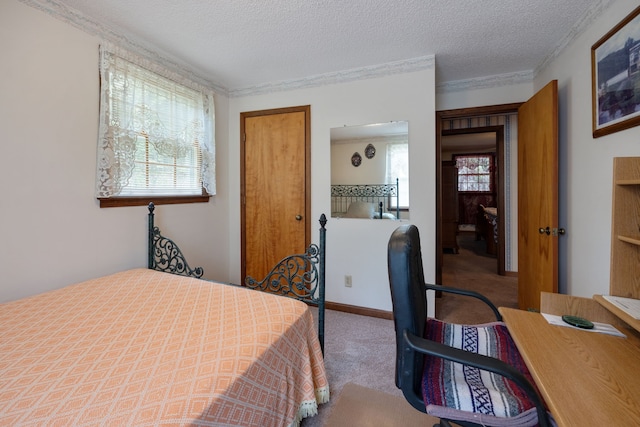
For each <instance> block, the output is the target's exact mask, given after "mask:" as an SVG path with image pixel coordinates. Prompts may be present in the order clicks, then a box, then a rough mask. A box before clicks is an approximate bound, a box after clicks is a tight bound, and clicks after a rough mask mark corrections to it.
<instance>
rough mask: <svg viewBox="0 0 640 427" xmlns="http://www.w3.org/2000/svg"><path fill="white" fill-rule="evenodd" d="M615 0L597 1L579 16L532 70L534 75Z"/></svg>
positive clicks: (545, 66)
mask: <svg viewBox="0 0 640 427" xmlns="http://www.w3.org/2000/svg"><path fill="white" fill-rule="evenodd" d="M614 1H615V0H601V1H599V2H598V3H595V4H594V5H592V6H591V7H590V8H589V9H588V10H587V11H586V12H585V13H584V14H583V15H582V17H581V18H580V20H579V21H578V22H576V24H575V25H574V26H573V27H571V29H570V30H569V32H568V33H567V35H566V36H565V37H564V38H563V39H562V40H561V41H560V43H558V46H556V48H555V49H554V50H553V51H552V52H551V53H550V54H549V55H547V56H546V57H545V58H544V60H542V62H541V63H540V64H539V65H538V66H537V67H536V69H535V70H534V76H537V75H538V74H540V73H541V72H542V71H543V70H544V69H545V68H547V67H548V66H549V64H551V63H552V62H553V61H555V60H556V59H558V57H559V56H560V54H562V52H564V50H565V49H566V48H567V47H568V46H569V45H571V44H572V43H573V42H574V41H575V40H576V39H577V38H578V37H579V36H580V35H582V34H583V33H584V32H585V31H586V30H587V29H588V28H589V27H591V25H593V23H594V22H595V21H596V19H598V18H599V17H600V16H601V15H602V14H603V13H604V11H605V10H606V9H607V8H608V7H609V6H610V5H611V3H613V2H614Z"/></svg>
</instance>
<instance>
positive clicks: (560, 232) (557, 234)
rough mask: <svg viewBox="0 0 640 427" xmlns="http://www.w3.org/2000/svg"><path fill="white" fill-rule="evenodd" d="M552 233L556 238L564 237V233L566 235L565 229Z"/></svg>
mask: <svg viewBox="0 0 640 427" xmlns="http://www.w3.org/2000/svg"><path fill="white" fill-rule="evenodd" d="M552 232H553V235H554V236H564V233H566V231H565V230H564V228H554V229H553V231H552Z"/></svg>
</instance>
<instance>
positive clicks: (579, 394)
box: [499, 307, 640, 426]
mask: <svg viewBox="0 0 640 427" xmlns="http://www.w3.org/2000/svg"><path fill="white" fill-rule="evenodd" d="M499 310H500V313H501V314H502V316H503V319H504V321H505V323H506V324H507V327H508V328H509V331H510V333H511V335H512V336H513V339H514V341H515V342H516V345H517V346H518V349H519V350H520V353H521V354H522V357H523V358H524V360H525V363H526V364H527V366H528V367H529V370H530V371H531V374H532V376H533V378H534V380H535V382H536V384H537V385H538V389H539V390H540V393H541V394H542V396H543V397H544V399H545V401H546V403H547V405H548V406H549V409H550V411H551V413H552V414H553V417H554V418H555V420H556V422H557V423H558V426H604V425H621V426H630V425H640V337H639V336H638V334H636V333H635V331H634V330H632V329H627V330H624V331H622V332H624V333H626V334H627V338H620V337H614V336H610V335H604V334H600V333H594V332H588V331H581V330H575V329H572V328H565V327H562V326H552V325H549V324H548V323H547V321H546V320H545V319H544V317H542V315H541V314H539V313H532V312H527V311H522V310H516V309H510V308H504V307H503V308H500V309H499Z"/></svg>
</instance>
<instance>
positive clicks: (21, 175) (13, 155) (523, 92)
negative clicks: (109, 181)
mask: <svg viewBox="0 0 640 427" xmlns="http://www.w3.org/2000/svg"><path fill="white" fill-rule="evenodd" d="M636 6H637V4H636V2H635V1H632V0H617V1H615V2H614V3H612V5H611V6H610V7H609V8H608V9H607V10H605V11H604V13H602V14H601V15H600V16H599V17H598V19H597V20H596V21H595V22H594V23H593V24H592V25H591V26H590V27H589V28H588V29H587V30H586V32H585V33H583V34H581V35H580V36H579V37H578V38H577V39H576V40H575V41H574V42H572V43H571V44H569V46H568V47H567V48H566V49H565V50H564V51H563V52H562V53H561V54H560V55H559V56H558V57H557V58H555V59H554V60H553V61H552V62H551V64H550V65H549V66H548V67H547V69H545V70H543V71H542V72H541V73H540V74H539V75H537V76H536V78H535V81H534V84H527V83H520V84H516V85H512V86H503V87H498V88H485V89H477V90H464V91H455V92H453V91H451V92H443V93H438V94H437V95H436V94H435V89H434V88H435V72H434V70H433V69H429V70H424V71H420V72H413V73H408V74H402V75H396V76H388V77H381V78H376V79H369V80H362V81H354V82H350V83H342V84H336V85H330V86H325V87H322V88H309V89H299V90H292V91H288V92H279V93H273V94H267V95H260V96H245V97H241V98H232V99H226V98H225V97H224V96H216V100H215V101H216V114H217V120H216V121H217V129H216V138H217V146H216V154H217V158H218V163H217V165H218V166H217V167H218V173H217V177H218V194H217V195H216V196H215V197H213V198H212V199H211V201H210V202H209V203H207V204H195V205H177V206H159V207H158V208H157V211H156V213H157V223H158V225H159V226H160V227H161V228H162V229H163V231H165V233H166V234H168V235H170V236H173V237H175V238H176V240H178V242H179V243H180V246H181V247H182V249H183V250H184V251H185V252H186V253H187V255H189V259H190V262H192V263H193V264H199V265H202V266H203V267H204V268H205V272H206V277H207V278H211V279H216V280H221V281H238V280H239V275H240V223H239V221H240V220H239V218H240V215H239V207H240V200H239V189H240V183H239V164H240V160H239V155H240V154H239V145H238V144H239V143H238V141H239V129H240V124H239V115H240V112H243V111H252V110H262V109H270V108H280V107H287V106H294V105H306V104H310V105H311V114H312V121H311V127H312V128H311V135H312V153H311V155H312V160H313V166H312V184H311V185H312V214H313V216H314V218H317V217H318V216H319V215H320V213H322V212H328V210H329V205H330V197H329V185H330V172H329V170H330V167H329V162H330V145H329V129H330V128H331V127H336V126H343V125H356V124H363V123H372V122H380V121H388V120H408V121H409V138H410V153H411V159H410V170H411V201H412V206H411V208H412V216H411V221H412V222H413V223H416V224H417V225H418V227H419V228H420V231H421V233H422V239H423V250H424V261H425V275H426V279H427V280H429V281H430V280H433V276H434V271H435V265H434V260H435V252H434V247H435V242H434V238H435V237H434V230H435V210H434V209H435V208H434V203H433V201H434V199H435V183H434V171H433V169H432V168H434V162H435V153H434V133H435V123H434V114H433V112H434V111H435V110H436V108H437V109H438V110H445V109H454V108H464V107H475V106H482V105H495V104H504V103H511V102H520V101H525V100H526V99H528V98H529V97H530V96H531V95H532V94H533V93H534V87H535V89H538V88H540V87H542V86H543V85H544V84H546V83H547V82H548V81H549V80H551V79H558V81H559V88H560V183H559V184H560V197H561V202H560V217H561V224H560V225H561V226H564V227H565V228H566V229H567V235H566V236H564V237H563V238H562V239H561V240H560V242H561V247H560V248H561V259H560V274H561V289H562V290H563V291H565V292H567V293H569V294H573V295H581V296H591V295H592V294H594V293H603V292H606V291H607V289H608V286H609V253H610V250H609V247H610V229H611V227H610V221H611V212H610V209H611V207H610V206H611V188H612V184H611V174H612V170H611V167H612V158H613V157H615V156H633V155H635V156H637V155H640V145H639V144H638V140H639V137H640V127H636V128H632V129H628V130H625V131H621V132H617V133H614V134H612V135H608V136H604V137H601V138H597V139H593V138H592V136H591V81H590V70H591V64H590V48H591V45H592V44H593V43H594V42H596V41H597V40H598V39H599V38H600V37H602V36H603V35H604V34H605V33H606V32H607V31H609V30H610V29H611V28H613V27H614V26H615V25H617V24H618V22H620V20H622V19H623V18H624V17H625V16H626V15H627V14H628V13H629V12H631V11H632V10H633V9H634V8H635V7H636ZM98 43H99V40H98V39H97V38H96V37H93V36H90V35H88V34H86V33H85V32H83V31H81V30H78V29H77V28H75V27H74V26H72V25H70V24H67V23H64V22H62V21H60V20H58V19H56V18H53V17H51V16H49V15H47V14H46V13H44V12H41V11H39V10H37V9H34V8H31V7H29V6H26V5H24V4H22V3H19V2H18V1H17V0H5V1H3V2H1V3H0V51H1V52H2V53H3V57H2V61H1V62H0V64H1V65H0V70H2V79H0V94H2V96H1V97H0V146H1V147H2V155H1V156H0V194H1V196H2V198H1V199H0V200H1V202H0V235H1V236H2V245H0V248H1V249H0V271H2V273H1V274H0V282H1V283H0V285H1V287H0V301H6V300H11V299H15V298H19V297H22V296H26V295H31V294H35V293H37V292H41V291H45V290H48V289H53V288H57V287H60V286H63V285H66V284H69V283H73V282H77V281H79V280H83V279H86V278H90V277H95V276H97V275H101V274H106V273H111V272H114V271H118V270H122V269H125V268H130V267H139V266H144V265H145V262H146V208H144V207H133V208H112V209H100V208H99V207H98V202H97V201H96V200H95V196H94V182H95V178H94V170H95V158H96V155H95V144H96V135H97V117H98V71H97V61H98ZM394 225H395V224H393V223H392V222H389V223H386V222H372V221H366V220H356V219H349V220H347V219H344V220H333V219H330V221H329V224H328V230H329V231H328V255H329V259H328V261H329V262H328V264H329V265H328V270H327V279H328V289H327V298H328V300H330V301H336V302H341V303H345V304H352V305H358V306H364V307H371V308H378V309H383V310H389V309H390V299H389V293H388V285H387V276H386V275H387V272H386V241H387V240H388V236H389V235H390V234H391V232H392V229H393V228H395V227H394ZM374 227H375V228H374ZM313 230H314V234H313V238H314V240H315V239H317V227H313ZM345 274H350V275H352V276H353V287H352V288H345V287H344V275H345Z"/></svg>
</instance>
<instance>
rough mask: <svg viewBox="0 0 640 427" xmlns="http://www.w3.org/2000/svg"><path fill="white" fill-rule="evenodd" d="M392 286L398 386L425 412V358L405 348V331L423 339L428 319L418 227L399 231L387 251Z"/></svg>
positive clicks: (409, 226)
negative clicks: (423, 380)
mask: <svg viewBox="0 0 640 427" xmlns="http://www.w3.org/2000/svg"><path fill="white" fill-rule="evenodd" d="M387 263H388V270H389V286H390V288H391V301H392V303H393V321H394V324H395V330H396V386H397V387H398V388H400V389H401V390H402V392H403V394H404V396H405V398H406V399H407V401H408V402H409V403H411V404H412V405H413V406H414V407H415V408H416V409H419V410H421V411H423V412H424V411H425V409H424V403H423V401H422V397H421V396H422V393H421V391H420V379H421V375H420V373H421V372H422V370H423V364H424V356H423V355H422V354H420V353H418V352H415V351H413V350H412V349H411V348H409V347H408V346H407V345H406V344H405V340H404V339H403V333H404V331H405V330H408V331H410V332H411V333H413V334H415V335H417V336H419V337H423V336H424V330H425V325H426V318H427V297H426V289H425V286H424V283H425V282H424V272H423V268H422V253H421V250H420V234H419V233H418V228H417V227H416V226H415V225H402V226H400V227H398V228H397V229H396V230H395V231H394V232H393V234H392V235H391V238H390V239H389V245H388V248H387Z"/></svg>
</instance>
